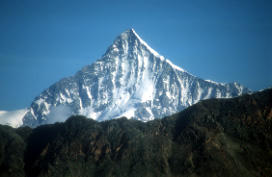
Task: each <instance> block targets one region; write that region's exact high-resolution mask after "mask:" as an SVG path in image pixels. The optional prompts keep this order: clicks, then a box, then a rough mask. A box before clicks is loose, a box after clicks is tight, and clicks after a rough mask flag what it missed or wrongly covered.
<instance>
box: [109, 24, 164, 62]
mask: <svg viewBox="0 0 272 177" xmlns="http://www.w3.org/2000/svg"><path fill="white" fill-rule="evenodd" d="M143 50H144V51H145V52H147V53H149V55H154V56H156V57H159V58H161V59H164V57H163V56H161V55H160V54H159V53H158V52H156V51H155V50H154V49H152V48H151V47H150V46H149V45H148V44H147V43H146V42H145V41H144V40H143V39H142V38H141V37H140V36H139V35H138V34H137V33H136V32H135V30H134V29H133V28H132V29H129V30H126V31H125V32H123V33H121V34H120V35H119V36H118V37H117V38H116V39H115V40H114V42H113V44H112V45H111V46H110V47H109V48H108V50H107V52H106V54H105V55H120V54H121V55H133V54H134V55H135V54H138V53H142V51H143Z"/></svg>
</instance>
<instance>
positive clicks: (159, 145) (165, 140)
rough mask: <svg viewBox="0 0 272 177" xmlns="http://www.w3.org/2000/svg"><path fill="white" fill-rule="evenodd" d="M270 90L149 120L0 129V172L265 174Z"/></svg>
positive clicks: (270, 158) (271, 146)
mask: <svg viewBox="0 0 272 177" xmlns="http://www.w3.org/2000/svg"><path fill="white" fill-rule="evenodd" d="M271 123H272V89H268V90H264V91H262V92H257V93H254V94H252V95H243V96H240V97H236V98H231V99H209V100H204V101H200V102H199V103H197V104H195V105H193V106H191V107H189V108H187V109H185V110H184V111H182V112H180V113H177V114H174V115H172V116H168V117H165V118H163V119H155V120H153V121H149V122H145V123H144V122H142V121H138V120H133V119H130V120H128V119H126V118H120V119H115V120H107V121H102V122H97V121H95V120H92V119H87V118H85V117H82V116H72V117H70V118H69V119H68V120H66V121H65V122H64V123H55V124H48V125H42V126H38V127H37V128H34V129H31V128H29V127H20V128H17V129H14V128H11V127H9V126H2V125H1V126H0V176H3V177H4V176H9V177H10V176H11V177H12V176H16V177H20V176H22V177H23V176H28V177H49V176H50V177H54V176H56V177H59V176H65V177H70V176H71V177H77V176H85V177H87V176H90V177H91V176H99V177H121V176H122V177H123V176H130V177H134V176H135V177H139V176H142V177H153V176H154V177H158V176H161V177H180V176H184V177H185V176H186V177H188V176H189V177H198V176H199V177H200V176H203V177H204V176H207V177H210V176H218V177H219V176H220V177H224V176H226V177H229V176H233V177H241V176H247V177H257V176H265V177H269V176H272V170H271V169H272V131H271V126H272V124H271Z"/></svg>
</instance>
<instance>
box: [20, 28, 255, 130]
mask: <svg viewBox="0 0 272 177" xmlns="http://www.w3.org/2000/svg"><path fill="white" fill-rule="evenodd" d="M249 92H250V90H249V89H247V88H245V87H244V86H242V85H240V84H238V83H236V82H234V83H217V82H213V81H207V80H204V79H201V78H198V77H196V76H194V75H192V74H190V73H189V72H187V71H185V70H184V69H182V68H180V67H178V66H176V65H174V64H173V63H172V62H171V61H170V60H168V59H167V58H165V57H164V56H161V55H159V53H158V52H156V51H155V50H153V49H152V48H151V47H150V46H149V45H148V44H147V43H146V42H145V41H144V40H143V39H141V38H140V36H139V35H138V34H137V33H136V32H135V30H133V29H129V30H127V31H125V32H123V33H121V34H120V35H119V36H118V37H117V38H116V39H115V40H114V42H113V44H112V45H111V46H109V48H108V49H107V51H106V53H105V54H104V55H103V56H102V57H101V58H100V59H98V60H97V61H95V62H94V63H92V64H91V65H88V66H85V67H83V68H82V69H81V70H80V71H78V72H77V73H76V74H75V75H74V76H71V77H67V78H63V79H61V80H60V81H58V82H56V83H55V84H53V85H51V86H50V87H49V88H47V89H45V91H43V92H42V93H41V94H40V95H38V96H37V97H36V98H35V99H34V100H33V102H32V103H31V106H30V107H29V108H28V110H27V113H26V114H25V116H24V117H23V121H22V122H23V125H27V126H31V127H36V126H38V125H42V124H48V123H54V122H56V121H60V120H62V121H65V120H66V118H67V117H69V116H70V115H73V114H77V115H84V116H86V117H88V118H92V119H94V120H98V121H103V120H110V119H115V118H119V117H123V116H124V117H127V118H134V119H138V120H141V121H150V120H153V119H155V118H163V117H165V116H169V115H172V114H174V113H177V112H180V111H181V110H183V109H185V108H186V107H188V106H191V105H193V104H195V103H197V102H198V101H200V100H203V99H209V98H231V97H235V96H239V95H242V94H245V93H249ZM56 115H57V116H56ZM56 117H57V118H56Z"/></svg>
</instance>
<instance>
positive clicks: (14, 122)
mask: <svg viewBox="0 0 272 177" xmlns="http://www.w3.org/2000/svg"><path fill="white" fill-rule="evenodd" d="M27 111H28V110H27V109H19V110H14V111H0V124H3V125H9V126H11V127H13V128H18V127H20V126H21V125H23V117H24V116H25V114H26V112H27Z"/></svg>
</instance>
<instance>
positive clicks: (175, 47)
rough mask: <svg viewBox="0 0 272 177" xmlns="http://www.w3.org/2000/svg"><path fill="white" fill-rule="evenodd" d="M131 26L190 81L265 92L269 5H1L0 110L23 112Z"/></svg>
mask: <svg viewBox="0 0 272 177" xmlns="http://www.w3.org/2000/svg"><path fill="white" fill-rule="evenodd" d="M131 27H133V28H134V29H135V30H136V32H137V33H138V34H139V35H140V36H141V37H142V38H143V39H144V40H145V41H146V42H147V43H148V44H149V45H150V46H151V47H152V48H154V49H155V50H156V51H158V52H159V53H160V54H162V55H164V56H165V57H167V58H169V59H170V60H171V61H172V62H173V63H175V64H176V65H178V66H180V67H182V68H184V69H185V70H187V71H189V72H190V73H192V74H194V75H196V76H199V77H201V78H204V79H211V80H214V81H218V82H233V81H237V82H239V83H241V84H243V85H245V86H247V87H249V88H250V89H252V90H259V89H263V88H266V87H270V86H272V73H271V72H272V71H271V70H272V61H271V60H272V1H271V0H187V1H184V0H176V1H174V0H164V1H162V0H161V1H160V0H134V1H130V0H123V1H120V0H107V1H106V0H96V1H95V0H92V1H91V0H89V1H79V0H75V1H69V0H46V1H42V0H1V1H0V110H12V109H19V108H25V107H28V106H29V105H30V103H31V101H32V100H33V99H34V97H35V96H38V95H39V94H40V93H41V92H42V91H43V90H44V89H46V88H48V87H49V86H50V85H51V84H53V83H54V82H56V81H58V80H59V79H61V78H63V77H67V76H71V75H73V74H74V73H75V72H76V71H78V70H80V69H81V68H82V67H83V66H84V65H87V64H91V63H93V62H94V61H95V60H96V59H98V58H100V56H101V55H103V54H104V52H105V51H106V49H107V47H108V46H109V45H110V44H111V43H112V41H113V40H114V39H115V37H116V36H117V35H119V34H120V33H121V32H123V31H125V30H126V29H128V28H131Z"/></svg>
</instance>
